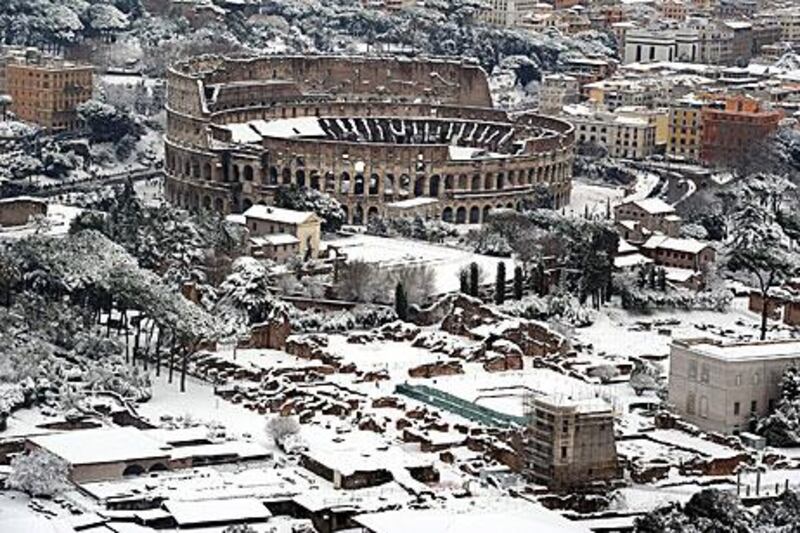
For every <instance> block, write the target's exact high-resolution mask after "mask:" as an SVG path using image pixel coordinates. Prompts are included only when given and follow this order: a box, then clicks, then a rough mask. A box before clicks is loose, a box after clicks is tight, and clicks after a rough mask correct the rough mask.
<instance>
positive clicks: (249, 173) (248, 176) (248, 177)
mask: <svg viewBox="0 0 800 533" xmlns="http://www.w3.org/2000/svg"><path fill="white" fill-rule="evenodd" d="M244 179H245V181H253V167H252V166H250V165H245V166H244Z"/></svg>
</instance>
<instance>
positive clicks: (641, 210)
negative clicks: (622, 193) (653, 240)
mask: <svg viewBox="0 0 800 533" xmlns="http://www.w3.org/2000/svg"><path fill="white" fill-rule="evenodd" d="M614 221H615V222H618V223H619V222H623V221H629V222H633V223H635V224H636V225H637V226H638V227H639V228H641V230H642V231H640V234H644V236H645V237H646V236H648V235H650V234H653V233H663V234H664V235H667V236H670V237H677V236H678V232H679V231H680V228H681V217H679V216H678V215H677V213H676V212H675V208H674V207H672V206H671V205H669V204H668V203H666V202H665V201H663V200H660V199H658V198H645V199H642V200H628V201H624V202H622V203H620V204H618V205H616V206H614ZM644 230H646V231H644ZM623 238H624V239H625V240H626V241H629V242H644V241H645V240H646V238H642V236H638V237H637V235H631V234H628V235H623Z"/></svg>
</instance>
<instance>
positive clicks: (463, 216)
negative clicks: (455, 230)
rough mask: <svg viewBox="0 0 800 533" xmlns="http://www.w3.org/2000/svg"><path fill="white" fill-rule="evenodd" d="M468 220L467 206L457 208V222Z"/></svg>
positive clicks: (462, 222) (461, 222)
mask: <svg viewBox="0 0 800 533" xmlns="http://www.w3.org/2000/svg"><path fill="white" fill-rule="evenodd" d="M466 221H467V208H466V207H464V206H463V205H462V206H461V207H459V208H458V209H456V224H464V223H465V222H466Z"/></svg>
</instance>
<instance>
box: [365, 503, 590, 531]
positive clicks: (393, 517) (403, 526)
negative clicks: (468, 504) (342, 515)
mask: <svg viewBox="0 0 800 533" xmlns="http://www.w3.org/2000/svg"><path fill="white" fill-rule="evenodd" d="M354 520H355V521H356V522H357V523H359V524H361V525H362V526H364V527H365V528H366V529H368V530H370V531H373V532H374V533H408V532H409V531H424V532H425V533H450V532H453V531H458V533H485V532H486V531H508V532H511V531H535V532H536V533H556V532H559V533H561V532H579V531H581V532H588V531H589V530H588V529H586V528H584V527H582V526H580V525H578V524H576V523H574V522H571V521H569V520H567V519H566V518H564V517H562V516H561V515H559V514H557V513H555V512H553V511H549V510H547V509H545V508H544V507H539V508H536V509H532V510H531V511H530V512H502V511H490V510H480V511H477V512H464V513H460V512H454V511H451V510H448V509H402V510H397V511H385V512H382V513H372V514H364V515H360V516H357V517H355V519H354Z"/></svg>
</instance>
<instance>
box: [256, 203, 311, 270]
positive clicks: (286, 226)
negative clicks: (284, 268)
mask: <svg viewBox="0 0 800 533" xmlns="http://www.w3.org/2000/svg"><path fill="white" fill-rule="evenodd" d="M241 218H243V222H244V224H245V226H246V227H247V229H248V230H249V231H250V235H251V236H252V237H255V238H256V240H255V242H254V244H255V245H256V246H257V247H258V249H259V253H261V254H263V255H264V256H265V257H273V258H281V259H283V258H285V257H286V256H288V255H297V254H298V253H299V254H300V255H303V256H308V257H316V256H317V254H318V253H319V243H320V234H321V232H320V228H321V220H320V218H319V217H318V216H317V215H315V214H314V213H313V212H305V211H294V210H291V209H281V208H278V207H270V206H266V205H254V206H252V207H251V208H249V209H248V210H247V211H245V212H244V214H243V215H241ZM276 247H277V248H276Z"/></svg>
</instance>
